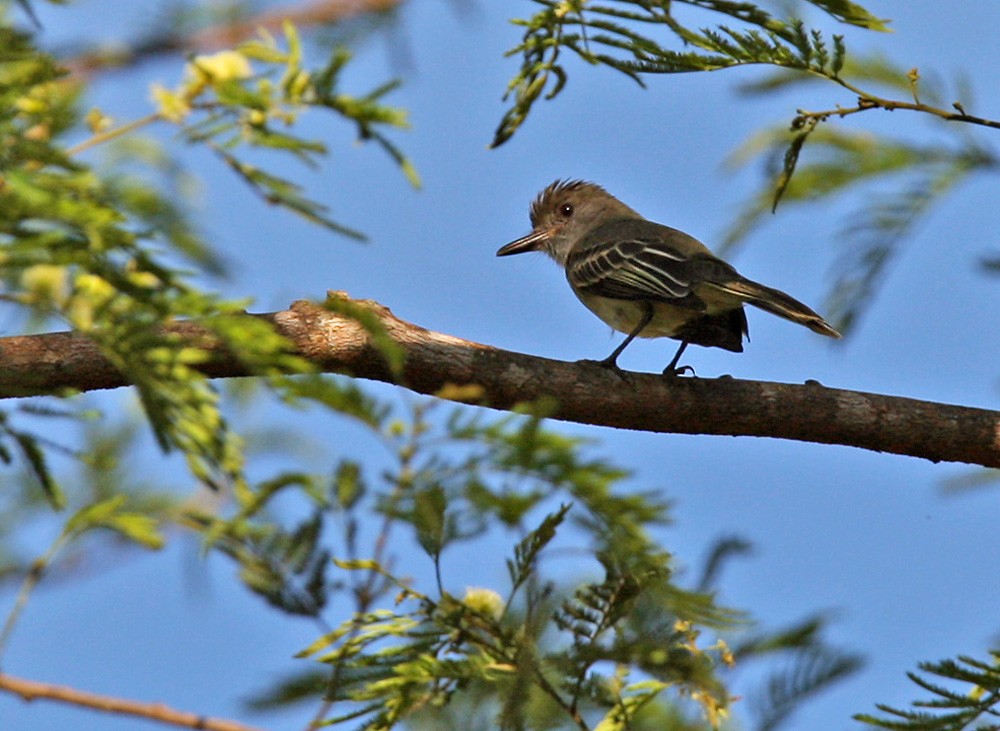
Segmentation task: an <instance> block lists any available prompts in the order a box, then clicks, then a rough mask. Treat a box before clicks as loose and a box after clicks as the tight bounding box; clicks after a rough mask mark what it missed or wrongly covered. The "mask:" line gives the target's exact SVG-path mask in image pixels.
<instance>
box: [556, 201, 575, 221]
mask: <svg viewBox="0 0 1000 731" xmlns="http://www.w3.org/2000/svg"><path fill="white" fill-rule="evenodd" d="M559 214H560V215H562V216H565V217H566V218H569V217H570V216H572V215H573V204H572V203H563V204H562V205H561V206H559Z"/></svg>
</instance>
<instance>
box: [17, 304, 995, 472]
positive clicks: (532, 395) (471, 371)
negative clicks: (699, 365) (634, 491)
mask: <svg viewBox="0 0 1000 731" xmlns="http://www.w3.org/2000/svg"><path fill="white" fill-rule="evenodd" d="M330 296H331V297H335V298H340V299H346V295H345V294H343V293H332V294H331V295H330ZM349 304H350V305H351V306H352V307H354V308H358V307H360V308H364V309H365V310H367V311H368V312H369V313H371V315H373V316H374V317H376V318H377V319H378V321H379V323H380V324H381V326H382V327H383V328H384V329H385V333H386V335H387V336H388V337H389V338H391V339H392V340H393V341H394V342H395V343H397V345H398V346H399V347H400V348H401V349H402V350H403V352H404V353H405V356H406V361H405V366H404V369H403V373H402V376H401V377H396V376H395V375H394V374H393V370H392V369H391V368H390V367H389V365H388V364H387V363H386V360H385V358H384V356H383V353H382V351H380V350H379V348H378V347H377V346H376V345H375V344H374V343H373V342H372V338H371V337H370V336H369V334H368V332H367V331H366V330H365V329H364V328H363V327H362V326H361V325H360V324H358V322H356V321H355V320H353V319H351V318H348V317H344V316H342V315H337V314H335V313H333V312H330V311H329V310H328V309H326V308H324V307H322V306H321V305H317V304H315V303H311V302H305V301H299V302H295V303H294V304H293V305H292V307H291V309H289V310H286V311H283V312H275V313H270V314H263V315H255V317H260V318H262V319H265V320H267V321H269V322H271V323H272V324H273V325H274V327H275V328H276V329H277V330H278V332H280V333H281V334H282V335H283V336H285V337H286V338H287V339H288V340H289V341H290V342H291V343H292V345H293V346H294V348H295V349H296V350H297V351H298V353H299V354H300V355H302V356H303V357H305V358H307V359H309V360H310V361H312V362H313V363H314V364H315V365H316V366H317V368H319V369H320V370H322V371H324V372H336V373H347V374H350V375H352V376H355V377H357V378H367V379H372V380H377V381H384V382H386V383H395V384H397V385H401V386H405V387H406V388H409V389H410V390H412V391H416V392H417V393H422V394H429V395H433V396H437V397H439V398H445V399H449V400H452V401H461V402H464V403H474V404H478V405H481V406H487V407H490V408H494V409H501V410H510V409H513V408H514V407H515V406H517V405H518V404H523V403H532V402H538V401H540V400H545V401H547V402H549V403H552V404H553V407H552V409H551V411H550V412H549V416H550V417H551V418H554V419H559V420H562V421H573V422H577V423H581V424H592V425H595V426H611V427H616V428H619V429H635V430H640V431H650V432H659V433H673V434H717V435H729V436H757V437H774V438H780V439H793V440H797V441H803V442H814V443H818V444H840V445H844V446H851V447H859V448H862V449H870V450H873V451H876V452H890V453H893V454H902V455H909V456H912V457H922V458H924V459H929V460H931V461H933V462H942V461H944V462H966V463H969V464H977V465H982V466H984V467H1000V412H997V411H990V410H987V409H977V408H971V407H965V406H953V405H949V404H940V403H934V402H930V401H918V400H916V399H909V398H902V397H897V396H883V395H878V394H872V393H863V392H858V391H846V390H841V389H833V388H827V387H825V386H823V385H821V384H819V383H817V382H815V381H807V382H806V383H805V384H785V383H769V382H764V381H744V380H738V379H735V378H730V377H723V378H717V379H709V378H674V379H669V380H665V379H664V378H662V377H661V376H659V375H658V374H657V375H650V374H642V373H625V374H623V375H619V374H616V373H612V372H610V371H608V370H607V369H605V368H600V367H596V366H593V365H588V364H581V363H566V362H562V361H555V360H549V359H547V358H538V357H535V356H530V355H524V354H521V353H513V352H510V351H506V350H500V349H499V348H493V347H490V346H488V345H481V344H479V343H474V342H470V341H468V340H462V339H460V338H456V337H453V336H451V335H444V334H442V333H436V332H432V331H430V330H427V329H425V328H422V327H420V326H418V325H414V324H411V323H409V322H406V321H404V320H401V319H399V318H398V317H396V316H395V315H393V314H392V312H391V311H390V310H389V309H388V308H387V307H385V306H383V305H380V304H378V303H377V302H372V301H362V300H353V301H350V303H349ZM170 330H171V332H174V333H176V334H178V335H180V336H183V337H189V338H190V339H191V341H192V342H197V343H199V345H202V344H203V343H205V341H206V339H209V340H210V337H211V336H208V334H207V333H206V331H205V329H204V328H202V327H201V326H199V325H198V324H197V323H194V322H187V323H180V324H177V325H174V326H171V328H170ZM204 347H206V348H207V350H208V351H209V352H210V353H211V355H212V357H211V359H210V360H209V361H208V362H206V363H205V364H203V365H202V366H201V367H200V369H201V371H202V372H204V373H205V374H206V375H208V376H209V377H212V378H228V377H240V376H252V375H254V374H253V373H251V372H249V371H248V370H247V368H246V367H244V366H243V365H242V364H241V363H240V362H239V360H238V358H237V357H235V356H234V355H233V354H232V353H228V352H226V351H225V349H224V348H223V347H222V346H221V345H220V344H216V345H212V344H211V343H209V344H208V345H206V346H204ZM127 385H128V382H127V381H126V379H125V378H124V376H123V375H122V374H121V373H119V372H118V371H117V370H115V368H114V367H113V366H112V365H111V364H110V363H109V362H108V361H107V359H105V358H104V356H103V355H102V354H101V352H100V351H99V349H98V348H97V346H96V345H95V344H94V343H92V342H91V341H90V340H88V339H87V338H85V337H83V336H80V335H76V334H73V333H49V334H44V335H23V336H16V337H7V338H0V398H16V397H24V396H37V395H44V394H53V393H60V392H65V391H67V390H70V391H92V390H97V389H104V388H119V387H121V386H127Z"/></svg>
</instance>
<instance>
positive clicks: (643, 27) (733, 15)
mask: <svg viewBox="0 0 1000 731" xmlns="http://www.w3.org/2000/svg"><path fill="white" fill-rule="evenodd" d="M535 1H536V2H537V3H538V4H540V5H542V6H543V9H542V10H539V11H538V12H537V13H535V15H533V16H532V17H531V18H528V19H516V20H514V21H512V22H513V23H514V24H515V25H519V26H521V27H523V28H524V29H525V31H524V36H523V38H522V40H521V43H519V44H518V45H517V46H515V47H514V48H513V49H511V50H510V51H509V52H508V55H510V56H513V55H520V56H521V59H522V61H521V68H520V70H519V71H518V73H517V74H516V75H515V76H514V78H513V79H512V80H511V82H510V84H509V85H508V87H507V93H506V97H505V98H509V97H513V105H512V106H511V108H510V109H509V110H508V111H507V113H506V114H505V115H504V117H503V120H502V121H501V122H500V126H499V127H498V129H497V131H496V134H495V136H494V139H493V146H494V147H496V146H498V145H501V144H503V143H504V142H506V141H507V140H508V139H510V137H511V135H513V134H514V132H515V131H516V130H517V129H518V127H520V126H521V124H522V123H523V122H524V120H525V119H526V118H527V116H528V113H529V112H530V111H531V108H532V106H533V105H534V103H535V102H536V101H537V100H538V99H539V98H543V96H544V98H545V99H553V98H554V97H556V96H557V95H558V94H559V93H560V92H561V91H562V89H563V87H564V86H565V85H566V82H567V80H568V78H569V77H568V72H567V71H566V67H565V65H564V62H563V61H562V59H561V54H562V52H563V51H564V50H565V51H568V52H572V53H573V54H575V55H576V56H578V57H580V58H581V59H583V60H584V61H585V62H587V63H589V64H591V65H594V66H607V67H609V68H612V69H614V70H616V71H618V72H620V73H623V74H625V75H626V76H628V77H630V78H631V79H632V80H634V81H636V82H637V83H639V84H640V85H644V82H643V78H642V77H643V76H644V75H646V74H677V73H690V72H695V71H716V70H719V69H724V68H732V67H735V66H745V65H749V64H766V65H771V66H778V67H781V68H787V69H794V70H796V71H799V72H807V73H813V74H818V75H821V76H824V77H827V78H831V79H834V78H837V75H838V73H839V72H840V69H841V68H842V67H843V65H844V61H845V53H846V49H845V46H844V41H843V37H842V36H838V35H835V36H833V37H832V38H831V39H830V40H829V41H827V39H826V38H824V36H823V34H822V33H821V32H820V31H819V30H816V29H808V28H806V26H805V24H804V23H802V22H801V21H799V20H795V19H779V18H777V17H775V16H773V15H771V14H770V13H767V12H766V11H764V10H762V9H761V8H759V7H757V6H755V5H753V4H752V3H741V2H727V1H722V0H675V1H674V2H667V1H664V0H660V1H659V2H650V1H649V0H606V2H604V3H596V2H594V3H592V2H587V0H535ZM812 4H813V5H815V6H817V7H819V8H820V9H822V10H824V11H825V12H827V13H829V14H830V15H831V16H833V17H834V18H836V19H837V20H839V21H840V22H842V23H847V24H850V25H854V26H858V27H862V28H867V29H869V30H883V31H884V30H887V27H886V25H885V22H884V21H882V20H879V19H878V18H876V17H875V16H873V15H872V14H871V13H869V12H868V11H867V10H865V9H864V8H862V7H861V6H860V5H858V4H856V3H851V2H812ZM684 5H688V6H692V7H694V8H699V9H702V10H706V11H710V12H712V13H716V14H718V15H721V16H723V17H724V18H727V19H728V21H727V22H737V23H739V24H740V27H735V26H731V25H726V24H725V22H723V23H721V24H720V25H718V26H717V27H715V28H703V29H695V28H692V27H689V26H687V25H685V24H684V23H683V22H682V21H681V20H680V19H679V18H678V17H677V15H676V13H675V10H676V9H677V8H678V7H680V6H684ZM654 34H655V35H654ZM661 35H662V36H663V39H662V40H661V38H660V37H659V36H661ZM670 40H673V41H674V42H676V43H679V45H680V46H681V48H683V49H684V50H677V49H676V48H671V47H669V46H668V45H667V43H668V42H669V41H670ZM688 49H694V50H688Z"/></svg>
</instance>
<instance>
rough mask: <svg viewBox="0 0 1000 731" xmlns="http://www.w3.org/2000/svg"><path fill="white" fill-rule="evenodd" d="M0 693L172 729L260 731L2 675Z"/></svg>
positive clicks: (238, 724) (159, 706) (169, 709)
mask: <svg viewBox="0 0 1000 731" xmlns="http://www.w3.org/2000/svg"><path fill="white" fill-rule="evenodd" d="M0 690H3V691H6V692H8V693H14V694H16V695H19V696H21V698H23V699H24V700H26V701H33V700H37V699H39V698H44V699H46V700H52V701H58V702H60V703H67V704H69V705H73V706H82V707H84V708H93V709H94V710H96V711H103V712H104V713H117V714H121V715H123V716H133V717H135V718H145V719H149V720H151V721H159V722H160V723H164V724H169V725H171V726H181V727H184V728H194V729H205V730H206V731H259V729H258V728H257V727H254V726H247V725H245V724H242V723H239V722H237V721H230V720H227V719H223V718H207V717H205V716H199V715H198V714H196V713H188V712H187V711H178V710H175V709H173V708H170V707H169V706H167V705H165V704H163V703H144V702H142V701H133V700H129V699H127V698H114V697H112V696H106V695H98V694H96V693H88V692H86V691H82V690H77V689H76V688H71V687H69V686H66V685H54V684H52V683H40V682H38V681H36V680H25V679H24V678H17V677H15V676H13V675H7V674H5V673H0Z"/></svg>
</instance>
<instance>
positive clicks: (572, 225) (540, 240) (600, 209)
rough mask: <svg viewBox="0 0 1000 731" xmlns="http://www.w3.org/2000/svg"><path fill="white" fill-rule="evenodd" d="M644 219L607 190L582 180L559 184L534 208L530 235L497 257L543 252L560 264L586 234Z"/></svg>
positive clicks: (538, 198)
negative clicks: (621, 221)
mask: <svg viewBox="0 0 1000 731" xmlns="http://www.w3.org/2000/svg"><path fill="white" fill-rule="evenodd" d="M620 218H642V216H640V215H639V214H638V213H636V212H635V211H633V210H632V209H631V208H629V207H628V206H626V205H625V204H624V203H622V202H621V201H620V200H618V199H617V198H615V197H614V196H613V195H611V194H610V193H608V192H607V191H606V190H604V188H602V187H600V186H599V185H594V184H593V183H587V182H584V181H582V180H557V181H556V182H554V183H553V184H552V185H550V186H549V187H547V188H546V189H545V190H543V191H542V192H541V193H539V194H538V197H537V198H535V200H534V201H533V202H532V204H531V233H529V234H528V235H527V236H522V237H521V238H519V239H517V240H516V241H511V242H510V243H509V244H507V245H506V246H503V247H501V249H500V250H499V251H497V256H510V255H511V254H523V253H524V252H526V251H544V252H546V253H547V254H549V255H550V256H551V257H552V258H553V259H555V260H556V261H557V262H559V263H560V264H565V263H566V257H567V256H569V250H570V249H571V248H572V247H573V245H574V244H575V243H576V242H577V241H579V240H580V239H581V238H583V236H584V235H585V234H587V233H588V232H589V231H592V230H593V229H594V228H596V227H597V226H599V225H601V224H602V223H605V222H607V221H611V220H615V219H620Z"/></svg>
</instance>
